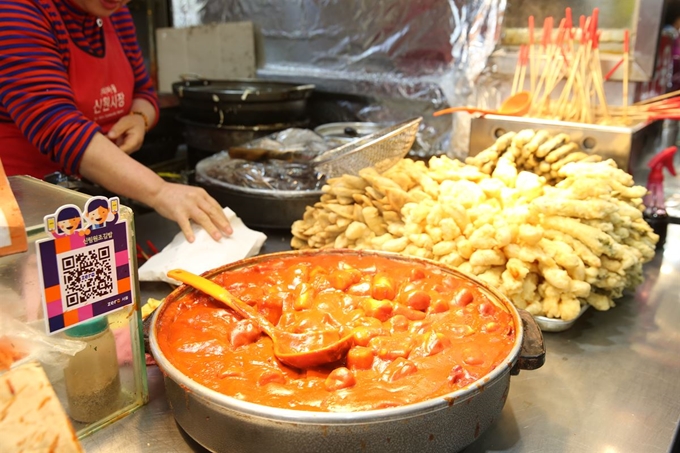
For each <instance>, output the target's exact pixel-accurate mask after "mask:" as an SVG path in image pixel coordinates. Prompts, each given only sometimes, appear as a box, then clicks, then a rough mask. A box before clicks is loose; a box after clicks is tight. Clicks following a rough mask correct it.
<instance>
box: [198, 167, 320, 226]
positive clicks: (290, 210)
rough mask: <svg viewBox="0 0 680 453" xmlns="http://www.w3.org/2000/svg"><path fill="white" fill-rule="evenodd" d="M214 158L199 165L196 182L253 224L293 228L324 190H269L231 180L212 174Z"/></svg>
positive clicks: (245, 221) (219, 201)
mask: <svg viewBox="0 0 680 453" xmlns="http://www.w3.org/2000/svg"><path fill="white" fill-rule="evenodd" d="M212 159H214V157H213V158H210V157H209V158H206V159H203V160H201V161H200V162H199V163H198V164H197V165H196V184H197V185H198V186H199V187H203V188H204V189H205V190H206V192H208V193H209V194H210V196H212V197H213V198H214V199H215V200H217V202H218V203H219V204H220V206H228V207H229V208H230V209H231V210H233V211H234V212H235V213H236V215H237V216H239V217H240V218H241V220H243V223H245V224H246V225H247V226H249V227H251V228H275V229H290V228H291V226H292V225H293V222H295V221H296V220H299V219H301V218H302V215H303V214H304V212H305V209H306V208H307V206H312V205H314V203H316V202H317V201H319V199H320V198H321V195H323V192H322V191H321V190H267V189H253V188H250V187H241V186H237V185H234V184H229V183H227V182H225V181H220V180H217V179H215V178H211V177H210V176H208V174H207V168H209V167H210V165H211V160H212Z"/></svg>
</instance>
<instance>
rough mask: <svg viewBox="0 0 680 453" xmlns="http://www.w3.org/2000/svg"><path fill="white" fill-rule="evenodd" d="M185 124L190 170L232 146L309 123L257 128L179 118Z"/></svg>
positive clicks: (260, 126)
mask: <svg viewBox="0 0 680 453" xmlns="http://www.w3.org/2000/svg"><path fill="white" fill-rule="evenodd" d="M177 120H178V121H179V122H181V123H182V124H184V140H185V142H186V144H187V147H188V154H187V162H188V164H189V167H190V168H193V167H195V166H196V164H197V163H198V162H199V161H201V160H202V159H204V158H206V157H209V156H212V155H213V154H215V153H218V152H220V151H225V150H228V149H229V148H231V147H232V146H238V145H242V144H244V143H248V142H251V141H253V140H255V139H258V138H262V137H265V136H267V135H270V134H272V133H274V132H278V131H282V130H284V129H288V128H291V127H304V126H305V125H306V124H307V123H306V122H305V121H303V122H295V123H273V124H260V125H257V126H236V125H228V124H224V125H221V126H220V125H216V124H205V123H199V122H196V121H192V120H190V119H187V118H185V117H183V116H179V117H178V118H177Z"/></svg>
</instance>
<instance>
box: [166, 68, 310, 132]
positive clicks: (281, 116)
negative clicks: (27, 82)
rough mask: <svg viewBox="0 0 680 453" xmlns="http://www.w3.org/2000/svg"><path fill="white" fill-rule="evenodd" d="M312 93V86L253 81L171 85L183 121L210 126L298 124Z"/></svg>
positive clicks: (188, 81)
mask: <svg viewBox="0 0 680 453" xmlns="http://www.w3.org/2000/svg"><path fill="white" fill-rule="evenodd" d="M313 90H314V85H297V84H293V83H283V82H271V81H265V80H256V79H234V80H208V79H197V80H184V81H181V82H175V83H173V84H172V91H173V92H174V93H175V94H176V95H177V97H178V98H179V104H180V113H181V114H182V116H183V117H184V118H186V119H188V120H192V121H197V122H202V123H208V124H214V125H241V126H255V125H263V124H272V123H293V122H297V121H302V120H304V119H306V117H307V99H308V98H309V96H310V95H311V94H312V91H313Z"/></svg>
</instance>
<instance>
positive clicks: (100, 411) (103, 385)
mask: <svg viewBox="0 0 680 453" xmlns="http://www.w3.org/2000/svg"><path fill="white" fill-rule="evenodd" d="M65 334H66V336H67V337H70V338H74V339H78V340H80V341H83V342H85V343H86V346H85V349H83V350H82V351H80V352H79V353H77V354H76V355H75V356H73V357H72V358H71V359H70V360H69V364H68V366H67V367H66V369H65V370H64V383H65V386H66V397H67V400H68V413H69V415H70V416H71V418H73V419H74V420H76V421H79V422H81V423H93V422H96V421H98V420H101V419H104V418H106V417H108V416H110V415H112V414H114V413H115V412H117V411H118V410H120V409H121V408H122V406H121V403H122V398H121V385H120V373H119V368H118V354H117V352H116V340H115V338H114V336H113V332H112V331H111V329H110V328H109V323H108V320H107V317H106V316H103V317H101V318H97V319H94V320H92V321H89V322H85V323H83V324H80V325H78V326H76V327H74V328H72V329H69V330H67V331H66V332H65Z"/></svg>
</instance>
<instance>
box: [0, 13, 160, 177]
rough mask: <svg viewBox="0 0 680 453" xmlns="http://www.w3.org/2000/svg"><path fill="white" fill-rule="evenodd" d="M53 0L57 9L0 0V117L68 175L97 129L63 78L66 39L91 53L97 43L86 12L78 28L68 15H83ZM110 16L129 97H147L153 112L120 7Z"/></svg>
mask: <svg viewBox="0 0 680 453" xmlns="http://www.w3.org/2000/svg"><path fill="white" fill-rule="evenodd" d="M54 2H55V4H57V6H58V7H59V8H60V11H57V10H56V9H55V8H54V6H53V5H52V4H51V3H50V2H45V1H44V0H0V121H11V122H14V123H15V124H16V125H17V127H18V128H19V130H21V132H22V133H23V134H24V136H25V137H26V138H27V139H28V140H29V142H31V143H32V144H33V145H34V146H35V147H36V148H38V149H39V150H40V152H42V153H43V154H46V155H47V156H49V157H50V159H51V160H53V161H54V162H57V163H59V164H60V165H61V167H62V168H63V169H64V171H65V172H66V173H68V174H74V173H77V172H78V168H79V165H80V161H81V159H82V156H83V153H84V152H85V149H86V148H87V146H88V145H89V143H90V141H91V140H92V137H93V136H94V135H95V134H96V133H97V132H99V131H100V130H101V129H100V127H99V126H98V125H97V124H96V123H95V122H92V121H90V120H89V119H88V118H86V117H85V116H84V115H83V114H82V113H81V112H80V111H79V110H78V108H77V106H76V104H75V97H74V94H73V91H72V90H71V88H70V84H69V80H68V64H69V62H70V51H69V46H68V39H69V35H70V37H71V39H73V41H74V42H75V43H76V44H77V45H78V46H79V47H80V48H82V49H84V50H86V51H88V50H89V51H90V52H92V53H95V54H96V53H101V51H102V50H103V45H102V43H101V42H99V41H98V40H97V39H98V37H99V36H100V34H98V33H97V32H96V28H95V27H96V23H95V20H94V18H88V19H91V20H88V21H87V25H88V26H87V27H86V29H85V30H83V29H82V27H83V21H82V20H74V19H73V16H74V15H77V14H80V15H81V16H82V15H83V14H84V13H82V12H74V11H71V9H72V8H73V7H72V6H71V5H69V4H67V3H65V2H61V0H54ZM60 12H61V14H60ZM72 15H73V16H72ZM62 17H64V18H65V19H64V21H62V20H61V19H62ZM78 19H80V18H78ZM111 21H112V23H113V26H114V28H115V30H116V32H117V34H118V37H119V39H120V40H121V44H122V47H123V50H124V52H125V55H126V56H127V57H128V59H129V60H130V64H131V66H132V68H133V71H134V77H135V93H134V98H141V99H146V100H147V101H149V102H150V103H151V104H152V105H153V106H154V108H155V109H156V118H158V102H157V98H156V94H155V91H154V88H153V84H152V82H151V79H150V78H149V75H148V73H147V71H146V68H145V66H144V61H143V58H142V54H141V51H140V49H139V45H138V43H137V39H136V35H135V29H134V24H133V21H132V17H131V15H130V12H129V10H128V9H127V7H123V8H121V10H119V11H117V12H116V13H114V14H113V15H112V16H111ZM27 158H30V157H27Z"/></svg>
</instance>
